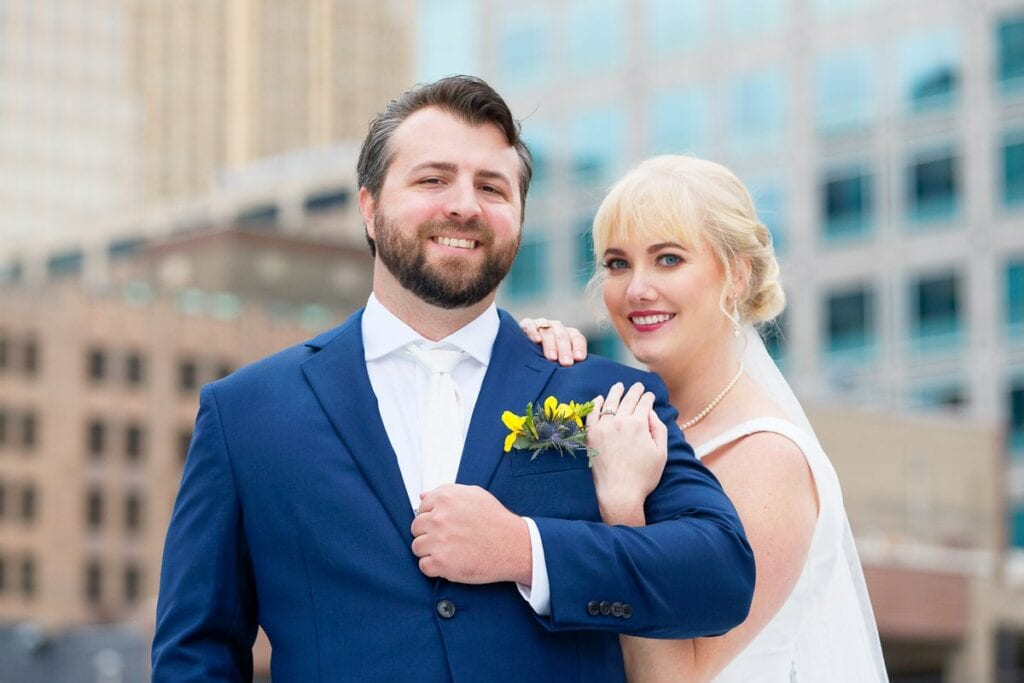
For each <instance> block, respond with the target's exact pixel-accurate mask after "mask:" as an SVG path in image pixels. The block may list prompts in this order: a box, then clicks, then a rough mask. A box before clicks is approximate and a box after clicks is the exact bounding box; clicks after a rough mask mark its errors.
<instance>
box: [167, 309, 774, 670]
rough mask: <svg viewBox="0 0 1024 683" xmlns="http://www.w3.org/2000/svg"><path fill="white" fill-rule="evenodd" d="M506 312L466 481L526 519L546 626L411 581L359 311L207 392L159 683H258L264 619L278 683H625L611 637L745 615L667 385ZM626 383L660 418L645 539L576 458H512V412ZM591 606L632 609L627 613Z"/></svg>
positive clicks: (497, 594)
mask: <svg viewBox="0 0 1024 683" xmlns="http://www.w3.org/2000/svg"><path fill="white" fill-rule="evenodd" d="M500 315H501V327H500V331H499V333H498V337H497V340H496V342H495V347H494V351H493V354H492V357H491V363H490V366H489V367H488V370H487V374H486V377H485V379H484V383H483V387H482V389H481V391H480V396H479V399H478V401H477V404H476V408H475V411H474V413H473V418H472V422H471V424H470V429H469V434H468V436H467V439H466V445H465V450H464V452H463V456H462V462H461V465H460V467H459V474H458V480H457V481H458V482H459V483H461V484H472V485H477V486H481V487H483V488H485V489H487V490H488V491H490V492H491V493H492V494H493V495H494V496H496V497H497V498H498V499H499V500H500V501H501V502H502V503H503V504H504V505H505V506H506V507H507V508H509V509H510V510H512V511H513V512H515V513H517V514H520V515H526V516H530V517H532V518H533V519H534V520H535V522H536V524H537V527H538V529H539V531H540V534H541V537H542V542H543V545H544V552H545V555H546V564H547V570H548V576H549V579H550V584H551V614H550V616H546V617H540V616H538V615H536V614H535V613H534V612H533V610H532V609H531V608H530V606H529V605H528V604H527V602H526V601H525V600H524V599H523V598H522V597H521V596H520V595H519V593H518V591H517V589H516V587H515V585H514V584H512V583H496V584H488V585H479V586H478V585H463V584H457V583H451V582H449V581H446V580H443V579H431V578H428V577H426V576H424V575H423V574H422V573H421V572H420V570H419V567H418V565H417V558H416V557H415V556H414V555H413V553H412V550H411V549H410V545H411V543H412V535H411V532H410V525H411V524H412V520H413V511H412V509H411V508H410V506H409V500H408V497H407V495H406V492H405V488H404V486H403V484H402V476H401V473H400V471H399V468H398V463H397V461H396V458H395V455H394V451H393V450H392V448H391V445H390V443H389V442H388V438H387V435H386V433H385V430H384V426H383V424H382V422H381V419H380V414H379V412H378V410H377V404H376V398H375V396H374V395H373V391H372V389H371V387H370V382H369V377H368V375H367V372H366V364H365V361H364V359H363V358H364V357H363V344H362V333H361V325H360V321H361V313H357V314H355V315H354V316H352V317H351V318H350V319H349V320H348V321H346V322H345V323H344V324H342V325H341V326H339V327H337V328H335V329H333V330H331V331H329V332H326V333H324V334H322V335H320V336H318V337H316V338H315V339H313V340H311V341H309V342H307V343H306V344H303V345H299V346H295V347H292V348H289V349H286V350H284V351H282V352H280V353H278V354H276V355H274V356H271V357H269V358H266V359H264V360H262V361H259V362H257V363H254V364H253V365H250V366H247V367H245V368H243V369H241V370H239V371H238V372H236V373H234V374H233V375H231V376H229V377H227V378H225V379H222V380H220V381H218V382H215V383H213V384H211V385H208V386H206V387H204V388H203V390H202V394H201V403H200V409H199V416H198V418H197V421H196V430H195V435H194V437H193V441H192V446H191V449H190V451H189V455H188V459H187V461H186V463H185V470H184V474H183V475H182V481H181V488H180V491H179V493H178V498H177V501H176V503H175V507H174V513H173V515H172V518H171V523H170V529H169V530H168V533H167V541H166V545H165V548H164V558H163V569H162V574H161V579H160V599H159V605H158V608H157V627H156V636H155V640H154V644H153V680H154V681H157V682H160V681H167V682H170V681H173V682H174V683H181V682H183V681H236V680H250V678H251V676H252V661H251V648H252V643H253V640H254V637H255V633H256V629H257V625H260V626H262V627H263V628H264V630H265V631H266V633H267V635H268V636H269V638H270V641H271V644H272V648H273V654H272V663H271V672H272V677H273V679H274V681H275V683H289V682H291V681H297V682H302V683H309V682H312V681H338V680H353V681H369V680H383V681H413V680H415V681H452V680H454V681H484V680H486V681H528V680H532V681H545V680H551V681H583V680H585V681H591V682H597V681H620V680H622V678H623V673H622V657H621V653H620V650H619V644H618V639H617V637H616V634H617V633H619V632H626V633H632V634H638V635H647V636H656V637H673V638H686V637H693V636H698V635H707V634H718V633H722V632H724V631H726V630H728V629H729V628H731V627H733V626H735V625H736V624H738V623H739V622H740V621H742V620H743V619H744V618H745V616H746V613H747V610H748V608H749V603H750V598H751V594H752V591H753V583H754V567H753V557H752V555H751V552H750V548H749V546H748V545H747V542H746V539H745V537H744V535H743V530H742V527H741V525H740V522H739V519H738V517H737V515H736V512H735V510H734V509H733V507H732V505H731V503H730V502H729V500H728V499H727V498H726V496H725V494H724V493H723V492H722V489H721V487H720V486H719V484H718V482H717V481H716V480H715V478H714V477H713V476H712V475H711V474H710V473H709V472H708V471H707V470H706V469H705V468H704V467H703V466H702V465H701V464H700V463H699V462H698V461H697V460H696V459H695V458H694V456H693V452H692V450H691V449H690V447H689V446H688V445H687V444H686V442H685V441H684V439H683V436H682V434H681V432H680V431H679V429H678V428H677V427H676V425H675V419H676V412H675V410H674V409H673V408H671V407H670V406H669V405H668V404H667V402H666V391H665V387H664V385H663V383H662V382H661V381H660V380H659V379H658V378H657V376H656V375H652V374H649V373H645V372H641V371H638V370H635V369H632V368H628V367H625V366H622V365H619V364H617V363H612V362H610V361H608V360H605V359H602V358H598V357H593V356H592V357H591V358H589V359H588V360H587V361H585V362H583V363H580V364H577V365H575V366H573V367H570V368H563V367H560V366H558V365H556V364H553V363H551V362H549V361H547V360H545V359H544V357H543V356H542V354H541V353H540V351H539V349H538V347H536V346H535V345H534V344H533V343H531V342H530V341H529V340H528V339H527V338H526V337H525V336H524V335H523V334H522V332H521V331H520V330H519V327H518V325H516V323H515V321H514V320H512V319H511V317H510V316H509V315H508V314H506V313H504V312H502V313H501V314H500ZM616 381H622V382H625V383H626V385H627V386H628V385H629V384H630V383H632V382H634V381H641V382H643V383H644V384H645V385H646V386H647V387H648V388H649V389H651V390H653V391H654V392H655V393H656V395H657V403H656V410H657V411H658V414H659V415H660V417H661V419H662V420H663V421H664V422H665V423H666V424H667V425H669V437H668V443H669V462H668V465H667V467H666V469H665V474H664V476H663V478H662V481H661V483H660V484H659V486H658V488H657V489H656V490H655V491H654V492H653V493H652V494H651V496H650V497H649V499H648V501H647V506H646V511H647V518H648V521H649V523H648V526H646V527H640V528H629V527H610V526H607V525H605V524H602V523H601V521H600V514H599V511H598V506H597V500H596V497H595V494H594V486H593V482H592V480H591V475H590V471H589V469H588V468H587V459H586V457H585V456H582V455H580V456H578V457H576V458H571V457H560V456H558V455H557V454H552V453H550V452H548V453H543V454H541V455H540V456H539V457H537V458H536V459H535V460H532V461H531V460H530V457H529V455H528V454H526V453H521V452H517V451H512V452H511V453H508V454H505V453H503V450H502V447H503V443H504V437H505V434H506V433H507V430H506V428H505V427H504V425H503V424H502V422H501V419H500V417H501V414H502V411H504V410H512V411H514V412H520V411H522V409H523V408H524V407H525V406H526V404H527V403H528V402H530V401H533V402H534V403H537V402H539V401H543V399H544V398H545V397H547V396H549V395H555V396H557V398H558V399H559V400H560V401H564V402H568V401H570V400H576V401H580V402H582V401H586V400H589V399H591V398H593V397H594V396H596V395H598V394H603V393H606V392H607V390H608V389H609V387H610V386H611V385H612V384H613V383H614V382H616ZM599 457H600V456H599ZM442 600H447V601H450V602H449V603H446V605H449V606H454V615H452V614H451V613H450V610H449V611H446V610H444V609H438V603H439V602H440V601H442ZM595 602H596V603H598V604H600V603H601V602H608V603H620V604H625V605H629V607H630V608H631V609H629V610H626V611H627V612H628V613H629V618H625V617H624V616H623V614H622V610H620V609H616V610H615V611H614V613H608V614H602V613H601V611H600V610H599V609H595V608H594V606H593V605H592V604H591V603H595ZM588 606H589V608H588ZM606 611H607V610H606ZM442 612H443V613H444V615H442ZM592 612H597V614H592ZM446 617H447V618H446Z"/></svg>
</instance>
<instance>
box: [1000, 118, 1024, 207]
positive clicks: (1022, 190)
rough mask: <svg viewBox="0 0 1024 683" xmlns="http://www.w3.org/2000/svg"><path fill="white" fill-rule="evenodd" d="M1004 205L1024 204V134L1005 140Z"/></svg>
mask: <svg viewBox="0 0 1024 683" xmlns="http://www.w3.org/2000/svg"><path fill="white" fill-rule="evenodd" d="M1002 162H1003V172H1002V178H1003V204H1005V205H1006V206H1019V205H1021V204H1024V132H1018V133H1015V134H1012V135H1007V136H1006V137H1004V138H1003V154H1002Z"/></svg>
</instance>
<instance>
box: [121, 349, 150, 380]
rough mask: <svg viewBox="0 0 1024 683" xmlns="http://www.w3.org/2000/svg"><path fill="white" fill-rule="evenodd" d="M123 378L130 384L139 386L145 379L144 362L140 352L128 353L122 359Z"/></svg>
mask: <svg viewBox="0 0 1024 683" xmlns="http://www.w3.org/2000/svg"><path fill="white" fill-rule="evenodd" d="M124 378H125V382H127V383H128V384H129V385H130V386H133V387H137V386H140V385H141V384H142V383H143V382H144V381H145V380H146V362H145V359H144V358H143V357H142V354H140V353H137V352H132V353H129V354H128V355H127V356H126V357H125V360H124Z"/></svg>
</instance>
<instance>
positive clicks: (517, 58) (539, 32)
mask: <svg viewBox="0 0 1024 683" xmlns="http://www.w3.org/2000/svg"><path fill="white" fill-rule="evenodd" d="M550 26H551V21H550V18H549V17H547V16H546V15H545V13H543V12H542V8H539V7H535V8H533V9H532V10H530V9H524V8H522V7H519V8H517V9H516V11H515V12H514V13H507V14H505V16H504V17H503V18H502V21H501V22H500V23H499V24H498V45H497V55H496V57H497V63H498V81H499V82H500V83H502V84H503V85H507V86H509V87H521V86H537V85H540V84H542V83H543V82H544V80H545V78H546V77H547V76H548V75H549V74H550V73H551V70H550V69H549V68H548V67H549V65H550V64H551V52H550V44H551V36H550V34H549V31H550V28H549V27H550Z"/></svg>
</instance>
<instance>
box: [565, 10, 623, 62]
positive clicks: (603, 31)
mask: <svg viewBox="0 0 1024 683" xmlns="http://www.w3.org/2000/svg"><path fill="white" fill-rule="evenodd" d="M625 10H626V5H625V2H624V0H573V3H572V6H571V8H570V10H569V65H570V67H571V68H572V70H573V71H575V72H577V73H590V72H599V71H604V70H606V69H613V68H615V67H617V66H619V65H620V64H621V62H622V56H623V54H625V48H626V45H625V41H626V26H627V23H628V22H627V17H626V12H625Z"/></svg>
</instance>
